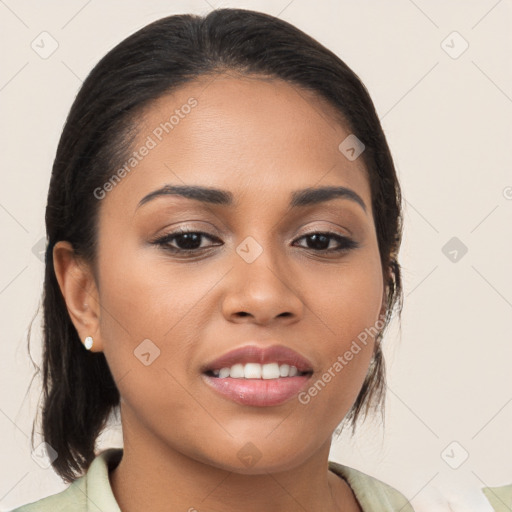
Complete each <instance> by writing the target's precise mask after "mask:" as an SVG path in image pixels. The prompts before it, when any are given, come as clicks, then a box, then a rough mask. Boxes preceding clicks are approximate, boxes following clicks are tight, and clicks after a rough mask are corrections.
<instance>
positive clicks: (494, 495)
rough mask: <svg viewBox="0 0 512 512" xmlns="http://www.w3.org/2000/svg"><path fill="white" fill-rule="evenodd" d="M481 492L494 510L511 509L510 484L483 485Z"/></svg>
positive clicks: (503, 511)
mask: <svg viewBox="0 0 512 512" xmlns="http://www.w3.org/2000/svg"><path fill="white" fill-rule="evenodd" d="M483 493H484V494H485V497H486V498H487V499H488V500H489V503H490V504H491V505H492V506H493V508H494V510H495V511H496V512H511V511H512V485H504V486H503V487H485V488H484V489H483Z"/></svg>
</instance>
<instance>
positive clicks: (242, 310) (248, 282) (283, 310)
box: [222, 251, 305, 325]
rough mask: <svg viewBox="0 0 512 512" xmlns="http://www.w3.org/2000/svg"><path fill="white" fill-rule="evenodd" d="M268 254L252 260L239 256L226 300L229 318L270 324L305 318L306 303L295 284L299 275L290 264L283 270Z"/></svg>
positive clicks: (228, 280)
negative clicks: (247, 260) (293, 273)
mask: <svg viewBox="0 0 512 512" xmlns="http://www.w3.org/2000/svg"><path fill="white" fill-rule="evenodd" d="M265 253H266V251H263V253H262V254H261V255H260V256H259V257H258V258H257V259H256V260H255V261H253V262H252V263H247V262H245V261H243V260H242V259H239V261H236V262H235V268H233V269H232V270H231V272H229V274H228V276H227V280H226V281H225V286H226V293H225V295H224V298H223V302H222V312H223V315H224V317H225V318H226V319H227V320H228V321H230V322H238V323H245V322H249V323H254V324H259V325H268V324H271V323H273V322H281V323H282V324H292V323H295V322H297V321H299V320H300V319H301V318H302V316H303V314H304V307H305V306H304V302H303V301H302V300H301V298H300V296H299V295H298V293H297V292H296V291H295V290H294V287H293V285H294V284H295V285H296V281H297V279H296V276H295V279H294V276H293V275H292V274H291V272H290V269H289V267H288V268H287V270H286V271H282V270H281V269H280V267H279V266H278V265H276V263H275V261H270V258H267V257H266V256H264V255H265ZM294 281H295V283H294Z"/></svg>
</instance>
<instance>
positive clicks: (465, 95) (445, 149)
mask: <svg viewBox="0 0 512 512" xmlns="http://www.w3.org/2000/svg"><path fill="white" fill-rule="evenodd" d="M221 6H233V7H245V8H249V9H255V10H261V11H264V12H268V13H270V14H273V15H276V16H279V17H281V18H282V19H284V20H286V21H289V22H291V23H293V24H295V25H296V26H298V27H299V28H301V29H302V30H304V31H306V32H307V33H309V34H311V35H312V36H313V37H315V38H316V39H318V40H319V41H320V42H321V43H323V44H325V45H326V46H327V47H328V48H330V49H331V50H333V51H334V52H336V53H337V54H338V55H339V56H340V57H341V58H342V59H343V60H345V61H346V63H347V64H348V65H349V66H350V67H351V68H352V69H353V70H354V71H355V72H356V73H357V74H358V75H359V76H360V77H361V79H362V80H363V82H364V83H365V85H366V86H367V88H368V89H369V91H370V94H371V96H372V98H373V100H374V102H375V105H376V107H377V111H378V113H379V116H380V118H381V120H382V123H383V126H384V130H385V132H386V135H387V137H388V142H389V145H390V147H391V151H392V153H393V156H394V159H395V162H396V165H397V168H398V171H399V175H400V179H401V183H402V186H403V191H404V196H405V200H406V201H405V224H406V228H405V235H404V244H403V249H402V252H401V263H402V265H403V276H404V287H405V306H404V311H403V319H402V332H401V336H400V335H399V331H398V328H397V324H396V323H395V325H394V326H393V329H392V331H391V332H390V335H389V336H388V337H387V339H386V355H387V362H388V370H389V371H388V384H389V387H388V396H387V423H386V427H385V429H382V428H379V426H378V425H372V424H371V422H368V424H367V425H366V426H365V427H364V428H363V429H361V430H360V431H359V432H358V434H357V435H356V436H355V437H354V438H353V439H350V438H349V437H348V436H346V435H345V436H342V438H341V439H340V440H338V441H336V442H335V443H333V449H332V454H331V458H332V460H336V461H339V462H342V463H344V464H347V465H350V466H353V467H355V468H357V469H360V470H362V471H365V472H367V473H369V474H371V475H373V476H376V477H377V478H380V479H381V480H384V481H386V482H387V483H389V484H391V485H393V486H395V487H397V488H398V489H400V490H401V491H402V492H403V493H404V494H406V495H407V496H408V497H409V498H410V499H411V500H412V503H413V505H414V506H415V507H416V509H417V510H419V511H421V510H429V511H432V510H435V511H443V510H447V511H448V510H471V511H472V512H473V511H477V510H482V511H483V510H488V509H487V508H486V506H485V503H484V502H483V501H481V496H480V493H479V491H478V488H479V487H481V486H484V485H486V484H487V485H502V484H505V483H512V446H511V442H510V431H511V426H512V382H511V378H510V375H511V372H510V361H511V359H512V343H511V336H510V334H511V328H510V319H511V318H512V314H511V313H512V271H511V262H512V242H511V234H512V228H511V226H512V172H511V169H512V152H511V142H512V141H511V139H510V136H511V133H512V69H511V55H512V38H510V32H511V29H512V2H511V1H510V0H500V1H496V0H478V1H477V0H475V1H465V2H462V1H450V2H446V1H441V0H436V1H430V2H427V1H426V0H416V1H412V0H396V1H385V2H382V1H381V2H378V1H376V0H373V1H366V2H355V1H352V2H349V1H334V0H332V1H329V0H323V1H315V2H313V1H309V2H308V1H306V0H292V1H290V0H279V1H274V2H270V1H256V0H254V1H248V0H247V1H233V2H222V3H221V2H215V1H214V0H208V1H207V2H206V1H203V0H201V1H200V0H197V1H190V0H189V1H176V2H170V1H157V0H153V1H142V0H131V1H120V0H119V1H114V0H109V1H102V2H100V1H97V0H90V1H87V0H71V1H67V2H64V1H61V2H57V1H46V2H37V1H35V0H31V1H15V0H2V1H0V24H1V27H0V37H1V38H2V39H1V41H0V42H1V46H0V47H1V48H2V64H1V67H0V69H1V72H0V105H1V112H2V115H1V118H0V119H1V121H0V122H1V130H2V131H1V140H2V159H1V166H0V172H1V187H0V223H1V229H2V240H3V243H2V251H1V258H2V262H1V273H0V308H1V311H2V317H1V318H2V343H1V345H0V350H1V353H0V355H1V357H0V365H1V368H0V375H1V379H2V386H1V395H0V432H1V436H0V440H1V441H0V442H1V461H2V463H1V464H0V510H10V509H12V508H14V507H15V506H18V505H20V504H22V503H27V502H29V501H35V500H37V499H39V498H41V497H43V496H46V495H49V494H53V493H55V492H58V491H60V490H62V489H63V488H64V487H65V485H64V484H63V483H62V482H61V481H60V480H59V478H58V477H57V476H56V475H55V473H53V471H52V470H51V469H44V468H42V467H40V466H39V465H38V464H37V463H36V462H35V461H34V460H33V459H32V458H31V452H30V445H29V437H30V431H31V425H32V424H31V422H32V418H33V416H34V414H35V408H36V404H37V398H38V393H39V390H40V384H39V381H38V380H37V381H35V382H34V385H33V387H32V393H31V394H30V395H27V396H25V393H26V392H27V389H28V385H29V383H30V379H31V377H32V374H33V368H32V366H31V365H30V361H29V357H28V353H27V349H26V340H25V336H26V330H27V326H28V324H29V321H30V319H31V318H32V316H33V314H34V313H35V311H36V308H37V304H38V302H39V297H40V292H41V289H42V288H41V287H42V275H43V265H42V263H41V261H40V260H39V259H38V258H37V257H36V255H35V254H34V252H33V248H34V246H35V247H36V249H35V252H37V244H38V242H39V241H40V239H41V238H42V237H43V236H44V208H45V201H46V193H47V187H48V182H49V176H50V169H51V165H52V161H53V156H54V153H55V150H56V146H57V143H58V139H59V136H60V132H61V129H62V126H63V123H64V120H65V117H66V115H67V112H68V110H69V108H70V106H71V103H72V101H73V98H74V96H75V94H76V92H77V90H78V88H79V86H80V85H81V81H82V80H83V79H84V78H85V77H86V75H87V74H88V72H89V71H90V70H91V68H92V67H93V66H94V65H95V64H96V63H97V61H98V60H99V59H100V58H101V57H103V55H104V54H105V53H106V52H107V51H108V50H109V49H110V48H112V47H113V46H114V45H115V44H117V43H118V42H119V41H121V40H122V39H124V38H125V37H127V36H128V35H129V34H131V33H133V32H134V31H136V30H138V29H139V28H141V27H142V26H144V25H146V24H148V23H149V22H151V21H154V20H156V19H158V18H161V17H163V16H166V15H170V14H174V13H184V12H193V13H199V14H205V13H206V12H208V11H209V10H211V8H213V7H221ZM43 31H46V32H48V33H49V34H51V37H52V38H53V39H55V40H56V41H57V43H58V48H57V49H56V51H55V52H54V53H53V54H52V55H51V56H49V57H48V58H46V59H43V58H41V57H40V55H39V54H38V53H36V52H35V51H34V50H33V49H32V47H31V43H32V41H34V40H36V42H37V41H39V40H40V39H38V37H39V38H40V37H48V36H40V34H41V32H43ZM454 31H456V32H458V34H459V35H457V34H453V32H454ZM46 41H47V43H48V44H47V45H45V47H46V48H51V46H50V39H47V40H46ZM443 41H445V42H444V43H443ZM465 44H469V46H468V48H467V49H466V50H465V51H464V52H463V53H461V54H460V55H458V54H459V53H460V52H461V51H462V50H463V49H464V47H465ZM452 237H457V238H458V240H459V241H460V242H462V243H463V244H464V245H465V246H466V247H467V249H468V251H467V253H466V254H465V255H464V256H462V257H460V254H461V253H460V252H459V258H460V259H459V260H458V261H456V262H453V261H451V260H450V259H449V257H453V254H454V253H452V254H451V255H450V253H449V251H450V250H453V247H451V246H449V247H448V249H445V251H444V252H446V253H447V254H448V256H446V255H445V253H444V252H443V250H442V249H443V247H444V246H445V244H446V243H447V242H448V241H449V240H450V239H452ZM460 242H457V243H460ZM34 330H35V332H34V341H33V352H32V355H33V358H34V359H35V360H36V361H39V356H40V349H39V343H40V334H39V330H38V324H37V323H36V325H35V329H34ZM454 441H455V442H456V443H457V444H451V443H453V442H454ZM103 442H104V444H105V446H110V445H111V446H114V445H119V431H117V432H116V431H115V430H113V431H111V432H109V433H108V435H105V436H104V437H103ZM447 447H448V448H447ZM466 454H467V455H468V458H467V460H465V461H464V462H463V463H462V464H461V465H460V466H459V467H458V468H457V469H454V468H453V467H451V466H457V465H459V464H460V463H461V461H462V460H463V458H464V457H465V456H466ZM441 494H442V496H443V497H442V498H439V496H440V495H441ZM450 501H451V505H449V503H450ZM441 502H442V503H444V504H441ZM470 502H472V504H469V503H470ZM434 504H435V505H434ZM449 506H451V507H452V508H448V507H449Z"/></svg>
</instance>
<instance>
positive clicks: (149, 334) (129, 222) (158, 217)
mask: <svg viewBox="0 0 512 512" xmlns="http://www.w3.org/2000/svg"><path fill="white" fill-rule="evenodd" d="M190 97H194V98H196V99H197V101H198V105H197V106H196V107H195V108H193V109H192V110H191V112H190V114H188V115H187V116H185V117H184V118H183V119H180V122H179V124H177V125H176V126H175V127H174V129H173V131H172V132H170V133H169V134H166V135H165V136H164V138H163V139H162V141H161V142H160V143H159V144H158V145H157V146H156V147H155V148H154V149H152V150H151V151H150V152H149V154H148V155H147V156H145V157H144V158H143V160H142V161H141V162H140V163H138V165H137V167H136V170H134V171H132V172H131V173H130V174H129V175H128V176H126V177H125V178H124V179H123V180H122V181H121V183H120V184H118V185H117V186H116V187H114V188H113V190H111V191H110V192H108V194H107V195H106V197H105V198H104V199H102V200H101V206H100V216H99V232H98V240H99V252H98V260H97V265H98V267H97V268H98V272H97V275H93V272H92V271H91V268H90V267H89V266H88V265H87V264H86V263H85V262H83V261H80V260H79V259H78V258H75V257H74V255H73V252H72V247H71V246H70V244H69V243H68V242H59V243H58V244H56V246H55V249H54V262H55V268H56V273H57V277H58V280H59V284H60V286H61V289H62V292H63V295H64V297H65V299H66V303H67V307H68V310H69V313H70V315H71V318H72V320H73V322H74V325H75V327H76V329H77V331H78V334H79V336H80V339H81V340H82V341H83V340H84V339H85V337H86V336H93V338H94V346H93V348H92V351H103V352H104V353H105V356H106V358H107V361H108V364H109V367H110V368H111V371H112V374H113V376H114V379H115V381H116V383H117V386H118V389H119V391H120V394H121V418H122V427H123V438H124V455H123V458H122V460H121V462H120V464H119V466H118V467H117V468H116V469H115V470H113V471H111V473H110V481H111V485H112V489H113V492H114V495H115V497H116V500H117V501H118V503H119V505H120V507H121V509H122V510H123V512H132V511H138V510H143V509H145V510H154V511H164V510H165V511H166V512H169V511H178V510H180V511H185V510H190V509H192V510H193V509H197V510H198V511H201V512H202V511H217V510H218V511H220V510H222V511H224V512H229V511H234V510H239V509H240V503H243V507H244V510H246V511H251V512H252V511H254V512H256V511H265V512H269V511H270V512H272V511H280V512H286V511H292V510H293V511H296V510H297V508H301V509H303V510H325V511H334V510H344V511H358V510H360V507H359V506H358V504H357V501H356V499H355V497H354V495H353V493H352V491H351V489H350V487H349V486H348V484H347V483H346V482H345V481H344V480H343V479H342V478H339V477H338V476H336V475H334V474H333V473H332V472H330V471H329V470H328V467H327V461H328V456H329V449H330V445H331V435H332V433H333V432H334V430H335V429H336V427H337V425H338V424H339V423H340V421H341V420H342V419H343V417H344V416H345V415H346V413H347V412H348V410H349V409H350V407H351V406H352V404H353V402H354V401H355V399H356V397H357V395H358V393H359V390H360V388H361V386H362V383H363V380H364V377H365V375H366V373H367V370H368V365H369V362H370V359H371V355H372V351H373V348H374V347H373V340H371V339H369V341H368V343H367V345H366V346H362V350H361V351H360V352H359V353H358V354H357V355H355V356H354V358H353V359H352V360H351V361H350V362H349V364H347V365H346V366H345V367H344V368H343V370H342V371H341V372H339V373H337V374H336V377H335V378H333V379H332V380H331V382H329V383H328V384H327V385H326V386H325V387H324V389H322V391H321V392H319V393H318V394H317V395H316V396H315V397H313V398H312V399H311V401H310V402H309V403H308V404H307V405H303V404H301V403H299V401H298V400H297V398H296V397H295V398H293V399H291V400H289V401H288V402H286V403H284V404H282V405H279V406H273V407H250V406H244V405H239V404H237V403H235V402H232V401H230V400H228V399H226V398H225V397H223V396H221V395H219V394H217V393H216V392H215V391H213V390H212V389H210V388H209V387H208V386H207V385H206V384H205V383H204V382H203V379H202V377H201V371H200V368H201V366H202V365H203V364H204V363H206V362H208V361H211V360H212V359H214V358H217V357H218V356H220V355H222V354H224V353H225V352H227V351H229V350H231V349H233V348H235V347H239V346H242V345H248V344H251V342H252V343H256V344H259V345H260V346H270V345H273V344H283V345H286V346H288V347H291V348H293V349H294V350H296V351H297V352H299V353H300V354H302V355H303V356H304V357H306V358H307V359H309V360H310V361H311V362H312V363H313V367H314V370H315V372H314V374H313V376H312V378H311V382H315V381H316V380H317V379H318V378H320V377H321V375H322V374H323V373H324V372H325V371H326V370H327V369H328V368H329V367H332V365H333V363H334V362H335V361H336V359H337V357H338V356H339V355H343V354H344V353H345V352H346V351H347V350H348V349H349V347H350V346H351V343H352V342H353V340H355V339H356V338H357V336H358V334H359V333H361V332H362V331H364V329H365V328H368V327H370V326H373V325H375V323H376V322H377V320H378V319H379V317H380V315H381V314H383V312H384V311H385V310H384V304H385V300H384V299H385V287H384V279H383V272H382V266H381V260H380V255H379V249H378V245H377V236H376V232H375V223H374V217H373V212H372V208H371V193H370V186H369V182H368V178H367V173H366V169H365V166H364V163H363V161H362V159H361V158H358V159H356V160H354V161H349V160H348V159H347V158H345V156H344V155H343V154H342V153H341V152H340V151H339V149H338V145H339V144H340V142H341V141H343V140H344V139H345V138H346V137H347V136H348V135H349V134H350V131H348V130H347V129H346V128H345V127H344V126H342V125H341V124H340V123H339V122H337V121H336V118H335V112H334V110H333V108H332V107H331V106H330V105H329V104H327V102H326V101H325V100H323V99H321V98H319V97H318V96H316V95H315V94H313V93H312V92H308V91H305V90H302V89H299V88H298V87H296V86H292V85H290V84H288V83H286V82H284V81H280V80H276V79H266V78H262V77H260V78H255V77H251V78H248V77H240V76H232V75H218V76H216V77H215V78H214V79H213V80H212V77H209V78H206V77H203V78H202V79H200V80H198V81H195V82H193V83H190V84H187V85H185V86H184V87H182V88H181V89H179V90H178V91H176V92H174V93H173V94H171V95H167V96H165V97H162V98H160V99H159V100H157V101H156V102H153V103H152V104H151V105H150V106H149V108H148V109H147V110H146V112H145V113H144V115H143V116H142V117H141V119H140V120H139V134H138V137H137V140H136V141H135V143H134V145H133V147H134V149H137V148H139V147H140V146H141V145H143V144H144V141H145V140H146V138H147V136H148V135H151V133H152V131H153V130H154V129H155V127H157V126H158V125H159V124H160V123H161V122H163V121H165V120H166V119H168V117H169V115H170V113H172V112H173V111H174V110H175V109H176V108H179V107H180V106H181V105H183V104H185V103H186V102H187V100H188V99H189V98H190ZM165 184H170V185H183V184H187V185H192V184H194V185H203V186H208V187H216V188H220V189H225V190H229V191H230V192H231V193H232V194H233V196H234V198H235V204H234V205H233V206H221V205H215V204H205V203H201V202H200V201H197V200H191V199H187V198H183V197H179V196H173V195H165V196H160V197H157V198H155V199H153V200H152V201H148V202H147V203H146V204H144V205H143V206H140V207H137V205H138V203H139V201H140V200H141V199H142V198H143V197H144V196H145V195H147V194H148V193H150V192H152V191H154V190H156V189H158V188H160V187H162V186H163V185H165ZM328 185H332V186H344V187H347V188H350V189H352V190H353V191H354V192H356V193H357V194H358V195H359V196H360V197H361V198H362V200H363V201H364V203H365V205H366V212H365V211H364V210H363V208H362V207H361V206H360V205H359V204H357V203H356V202H355V201H352V200H350V199H347V198H339V197H338V198H336V199H331V200H329V201H326V202H323V203H320V204H316V205H312V206H308V207H304V208H298V209H296V211H294V210H291V209H290V208H289V206H288V203H289V199H290V194H291V192H292V191H295V190H299V189H304V188H307V187H320V186H328ZM179 227H187V228H190V229H191V230H195V231H204V232H207V233H208V234H211V235H213V236H214V237H216V239H215V238H214V239H213V240H212V239H208V238H206V237H205V238H202V239H201V240H202V241H201V242H200V243H201V247H210V248H207V249H200V250H196V252H195V253H194V254H193V255H192V257H189V258H187V257H186V256H179V255H176V254H174V253H172V252H170V251H169V250H166V249H165V248H164V247H161V246H158V245H155V244H152V243H151V241H152V240H154V239H155V238H157V237H159V236H160V237H161V236H163V235H165V234H167V233H172V232H173V231H175V230H176V229H177V228H179ZM325 231H331V232H334V233H336V234H339V235H343V236H347V237H349V238H351V239H353V240H355V241H356V242H357V243H358V244H359V245H358V247H357V248H353V249H350V250H347V251H342V252H332V253H331V254H330V255H327V254H326V253H325V250H324V251H323V252H322V250H318V249H316V250H315V248H314V247H315V245H314V243H311V238H310V237H309V238H308V237H305V235H306V234H311V233H318V232H325ZM248 236H251V237H253V238H254V239H255V240H256V241H257V243H258V244H259V245H260V246H261V248H262V249H263V252H262V253H261V255H260V256H259V257H258V258H257V259H256V260H255V261H253V262H252V263H247V262H246V261H245V260H244V259H243V258H241V257H240V256H239V254H238V253H237V252H236V248H237V246H239V245H240V244H241V242H242V241H244V240H245V238H246V237H248ZM219 240H220V242H219ZM327 240H328V241H327V242H326V243H325V245H324V246H322V247H327V246H328V247H329V248H336V247H338V243H337V241H336V239H333V238H331V239H327ZM169 243H170V245H172V246H174V247H181V248H183V247H186V245H185V244H184V243H183V239H181V240H180V239H179V238H178V239H174V241H171V242H169ZM144 339H150V340H151V341H152V343H154V344H155V345H156V346H157V347H158V349H159V350H160V356H159V357H157V358H156V359H155V360H154V361H153V362H152V363H151V364H150V365H149V366H145V365H143V364H142V363H141V361H140V360H139V359H138V358H137V357H135V355H134V350H135V349H136V348H137V347H138V346H139V344H140V343H141V342H142V340H144ZM249 442H250V443H253V445H255V447H256V448H255V449H254V448H252V450H257V453H258V454H259V456H260V457H261V458H260V459H259V460H258V461H257V462H256V463H255V464H253V465H251V466H250V467H247V466H246V465H245V464H244V463H243V461H242V460H241V459H240V458H239V456H238V452H239V450H240V449H241V448H243V447H244V446H245V445H246V444H247V443H249Z"/></svg>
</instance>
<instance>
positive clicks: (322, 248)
mask: <svg viewBox="0 0 512 512" xmlns="http://www.w3.org/2000/svg"><path fill="white" fill-rule="evenodd" d="M303 239H306V240H308V242H306V243H307V245H308V247H305V249H312V250H314V251H319V252H341V251H348V250H350V249H355V248H356V247H358V246H359V244H358V243H357V242H356V241H355V240H352V239H351V238H348V237H346V236H343V235H339V234H338V233H333V232H330V231H327V232H314V233H308V234H307V235H304V236H302V237H300V238H298V240H303ZM332 241H334V242H336V243H337V244H338V246H337V247H334V248H333V247H329V246H330V244H331V242H332Z"/></svg>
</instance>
